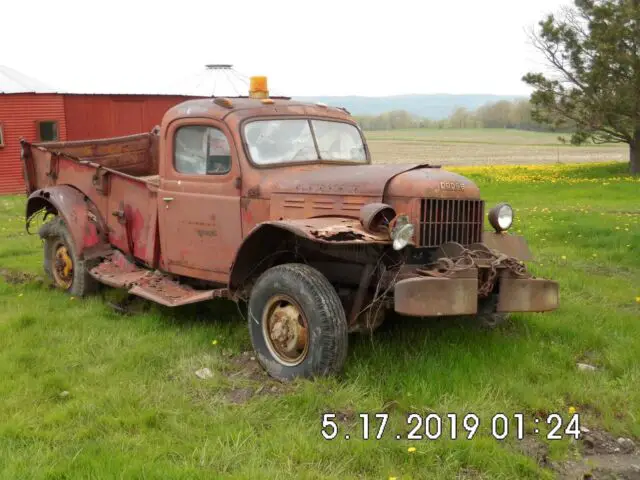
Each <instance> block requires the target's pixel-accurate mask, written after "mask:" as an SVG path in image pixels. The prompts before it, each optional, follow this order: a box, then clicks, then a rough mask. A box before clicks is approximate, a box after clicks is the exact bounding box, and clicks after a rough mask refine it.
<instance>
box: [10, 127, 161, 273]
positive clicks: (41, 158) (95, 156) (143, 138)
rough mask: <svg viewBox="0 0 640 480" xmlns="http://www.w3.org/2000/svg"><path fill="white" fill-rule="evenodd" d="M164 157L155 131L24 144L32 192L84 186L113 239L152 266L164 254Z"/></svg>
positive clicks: (111, 241)
mask: <svg viewBox="0 0 640 480" xmlns="http://www.w3.org/2000/svg"><path fill="white" fill-rule="evenodd" d="M158 160H159V155H158V135H157V134H156V133H155V132H150V133H143V134H138V135H130V136H126V137H115V138H107V139H99V140H87V141H75V142H59V143H53V142H51V143H39V144H31V143H29V142H26V141H23V142H22V162H23V168H24V176H25V184H26V190H27V192H28V194H31V193H33V192H34V191H36V190H39V189H42V188H46V187H55V186H58V185H69V186H71V187H73V188H75V189H77V190H79V191H80V192H82V193H83V194H84V195H86V196H87V197H88V198H89V199H90V200H91V201H92V202H93V203H94V204H95V205H96V207H97V209H98V211H99V212H100V214H101V216H102V218H103V220H104V221H105V223H106V224H107V226H108V231H109V243H110V244H111V245H112V246H114V247H116V248H117V249H119V250H121V251H122V252H125V253H128V254H132V255H133V256H134V257H135V258H137V259H138V261H140V262H141V263H144V264H146V265H147V266H149V267H155V266H156V265H157V262H158V255H159V245H158V240H157V238H158V237H157V228H158V225H157V223H158V205H157V194H156V192H157V189H158V186H159V176H158V167H159V161H158ZM118 215H120V217H118Z"/></svg>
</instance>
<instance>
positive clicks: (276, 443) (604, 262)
mask: <svg viewBox="0 0 640 480" xmlns="http://www.w3.org/2000/svg"><path fill="white" fill-rule="evenodd" d="M541 168H543V169H546V172H547V174H548V175H549V178H550V179H555V180H556V181H555V183H551V182H550V181H549V182H547V181H545V180H544V177H541V175H542V174H541V173H540V172H541V171H544V170H541V171H536V170H534V171H531V170H527V169H523V168H518V167H516V168H512V167H500V168H496V169H484V170H481V169H475V170H474V169H468V170H466V171H467V172H469V173H468V174H469V176H470V177H472V178H474V179H475V180H476V181H477V182H478V184H479V185H480V187H481V189H482V192H483V196H484V198H485V199H486V200H487V202H488V203H489V204H492V203H495V202H498V201H502V200H508V201H510V202H511V203H512V205H513V206H514V208H515V210H516V215H517V217H516V222H515V225H514V230H515V231H517V232H520V233H521V234H523V235H525V236H526V238H527V239H528V241H529V244H530V246H531V248H532V250H533V252H534V254H535V255H536V261H535V262H533V263H532V264H531V265H530V268H531V269H532V270H533V272H534V273H535V274H536V275H539V276H544V277H548V278H553V279H556V280H558V281H559V282H560V285H561V308H560V309H559V310H558V311H556V312H553V313H548V314H519V315H513V317H512V320H511V321H510V322H508V323H507V324H505V325H504V326H502V327H501V328H499V329H497V330H495V331H485V330H481V329H479V328H475V327H474V326H473V325H471V324H469V322H465V321H461V320H455V321H454V320H450V319H441V320H438V321H420V320H401V321H398V320H396V321H394V322H392V323H391V324H389V325H386V326H385V327H384V328H383V329H382V330H381V331H379V332H377V333H376V334H375V335H374V336H373V337H369V336H361V337H355V338H353V341H352V343H351V346H350V353H349V357H348V360H347V365H346V368H345V371H344V373H343V374H342V375H341V376H340V377H338V378H329V379H323V380H318V381H313V382H312V381H306V380H305V381H296V382H294V383H293V384H291V385H281V384H279V383H276V382H274V381H271V380H268V379H266V378H264V377H263V376H262V375H261V373H260V370H258V369H256V368H255V364H254V363H253V362H251V361H250V360H248V359H247V358H248V357H243V356H242V355H241V352H243V351H247V350H250V348H251V347H250V342H249V336H248V332H247V329H246V326H245V322H244V321H243V319H242V318H241V317H240V315H239V314H238V313H237V311H236V308H235V306H234V305H233V304H228V303H225V302H217V303H215V304H213V305H207V306H202V305H193V306H189V307H184V308H179V309H175V310H171V309H165V308H161V307H156V306H154V305H150V304H147V303H144V302H140V304H139V305H138V307H139V308H140V313H138V314H135V315H129V316H123V315H120V314H118V313H115V312H114V311H113V310H112V309H111V308H110V307H109V306H108V305H107V301H108V300H109V299H111V297H114V296H115V295H114V292H108V293H107V294H106V295H105V298H102V297H101V296H95V297H91V298H88V299H71V298H69V297H68V296H66V295H64V294H62V293H60V292H58V291H55V290H51V289H49V288H48V287H47V284H46V282H44V281H43V280H42V279H40V278H38V277H37V276H40V275H42V273H41V244H40V241H39V239H38V238H37V237H36V236H26V235H24V223H23V218H22V215H23V211H24V199H23V198H20V197H8V198H6V197H5V198H0V266H1V267H0V268H2V269H4V275H3V277H4V280H2V279H0V378H1V379H2V381H1V382H0V474H1V475H0V477H1V478H7V479H17V478H20V479H30V478H48V479H49V478H51V479H53V478H56V479H58V478H185V479H187V478H188V479H191V478H219V477H231V478H248V479H249V478H250V479H254V478H367V479H368V478H382V479H386V478H389V477H391V476H394V477H397V478H403V479H405V478H442V479H445V478H455V477H456V476H457V478H492V479H493V478H505V479H507V478H509V479H511V478H541V477H542V478H545V477H546V478H552V477H553V472H552V471H551V470H549V469H546V468H544V467H542V466H540V465H538V463H537V462H536V459H535V458H533V457H532V456H530V455H526V454H525V453H523V450H522V448H521V446H522V445H523V444H530V442H518V441H516V440H514V439H513V435H510V436H509V439H508V440H507V441H504V442H500V441H497V440H493V439H492V438H491V437H490V436H489V435H488V432H489V429H490V425H489V420H490V419H491V416H492V415H494V414H495V413H497V412H504V413H508V414H512V413H514V412H522V413H524V414H525V415H526V418H527V433H526V437H527V438H528V439H529V440H532V439H535V440H536V441H540V442H541V443H543V444H545V445H547V447H548V448H549V452H550V455H551V458H553V459H555V460H559V461H560V460H562V459H564V458H566V457H567V456H570V455H573V454H574V453H575V451H576V449H577V446H576V444H575V443H572V442H570V441H568V440H562V441H555V442H548V441H545V440H544V438H539V437H543V435H535V434H533V432H532V429H533V425H532V423H531V420H532V418H533V417H534V416H535V415H536V414H537V415H544V414H546V413H549V412H560V413H561V414H563V415H564V416H568V413H567V412H568V409H569V407H571V406H573V407H575V408H576V409H577V410H578V412H579V413H580V414H581V416H582V417H581V420H582V423H583V424H585V425H587V426H588V427H589V428H598V429H602V430H606V431H608V432H610V433H612V434H613V435H616V436H629V437H633V438H638V437H640V423H639V422H638V419H639V418H640V389H638V388H637V386H638V383H639V382H640V362H638V358H639V355H640V322H638V319H639V316H640V304H639V303H637V300H636V297H638V296H640V206H639V205H638V189H639V187H640V183H638V182H637V181H632V180H631V179H629V178H628V177H627V176H626V174H625V171H626V165H624V164H610V165H589V166H582V165H576V166H571V167H566V166H562V167H561V166H557V167H555V166H547V167H541ZM459 170H461V171H463V172H464V171H465V170H464V169H459ZM25 274H27V275H25ZM25 279H26V280H27V281H26V282H23V280H25ZM213 340H217V343H216V344H215V345H213V343H212V341H213ZM243 358H244V360H239V359H243ZM576 362H586V363H590V364H592V365H595V366H597V367H598V370H597V371H596V372H581V371H578V370H577V369H576V366H575V364H576ZM205 366H206V367H208V368H210V369H211V371H212V372H213V375H214V376H213V378H211V379H208V380H200V379H198V378H197V377H196V376H195V375H194V372H195V371H196V370H197V369H199V368H201V367H205ZM63 392H68V394H66V393H63ZM243 395H244V396H245V397H246V396H250V398H249V399H248V400H247V401H244V402H234V399H238V398H240V397H242V396H243ZM382 411H387V412H389V414H390V422H389V426H388V427H387V431H386V433H385V435H384V437H383V439H382V440H373V439H372V440H368V441H364V440H358V437H360V436H361V433H360V432H361V429H360V427H359V423H358V413H360V412H370V413H375V412H382ZM431 411H435V412H438V413H441V414H443V415H444V414H446V413H449V412H456V413H458V414H460V415H463V414H464V413H466V412H474V413H476V414H477V415H478V416H479V417H480V420H481V426H480V430H479V432H478V434H477V436H476V437H475V438H474V439H473V440H463V439H458V440H456V441H447V440H443V439H441V440H438V441H428V440H423V441H406V440H401V441H399V440H396V439H395V438H394V436H395V433H406V432H407V431H408V426H407V425H406V416H407V414H408V413H409V412H417V413H420V414H423V415H425V414H427V413H429V412H431ZM323 412H340V413H341V415H342V417H343V418H345V419H344V420H340V421H339V422H338V423H339V426H340V428H341V430H340V435H339V437H338V438H336V439H335V440H332V441H326V440H324V439H323V438H322V436H321V435H320V429H321V426H320V422H321V415H322V413H323ZM541 428H542V430H543V433H546V431H547V427H546V426H542V427H541ZM345 433H350V435H351V439H350V440H345V439H344V434H345ZM447 435H448V434H447ZM445 436H446V435H445ZM409 447H415V448H416V451H415V452H413V453H409V452H408V450H407V449H408V448H409Z"/></svg>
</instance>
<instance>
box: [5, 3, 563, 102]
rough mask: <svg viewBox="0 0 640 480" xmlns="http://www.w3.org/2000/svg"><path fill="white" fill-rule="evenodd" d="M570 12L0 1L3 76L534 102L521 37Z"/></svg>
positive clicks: (89, 83)
mask: <svg viewBox="0 0 640 480" xmlns="http://www.w3.org/2000/svg"><path fill="white" fill-rule="evenodd" d="M566 3H567V2H566V1H562V0H535V1H534V0H484V1H478V0H457V1H455V0H449V1H446V0H440V1H432V0H422V1H420V0H418V1H407V0H393V1H391V2H389V1H382V0H370V1H366V2H365V1H359V0H339V1H336V0H322V1H316V2H309V1H304V0H299V1H297V2H296V1H285V0H272V1H264V0H263V1H256V0H242V1H238V0H235V1H234V0H228V1H219V0H209V1H206V0H201V1H197V0H180V1H175V0H173V1H171V2H167V1H164V0H158V1H155V2H146V1H139V0H129V1H122V0H110V1H108V2H99V3H98V2H91V1H83V2H75V1H70V0H57V1H55V2H52V1H39V0H20V1H11V0H5V1H4V2H3V6H2V10H1V13H0V15H1V16H0V46H1V48H0V65H6V66H9V67H11V68H14V69H16V70H18V71H20V72H22V73H24V74H27V75H30V76H32V77H35V78H37V79H39V80H41V81H43V82H45V83H48V84H50V85H52V86H54V87H57V88H59V89H61V90H66V91H73V92H76V93H94V92H95V93H165V92H166V93H168V91H171V92H173V91H175V90H176V89H178V90H182V92H181V93H185V94H193V93H192V92H189V91H185V90H194V89H198V90H202V89H203V88H204V89H205V90H215V91H212V92H211V93H215V94H216V95H232V94H237V93H234V90H235V89H239V90H242V89H243V88H245V89H246V86H245V85H244V84H243V83H239V82H238V81H236V77H232V78H233V79H234V81H233V82H227V81H226V80H228V78H229V77H227V76H226V74H225V73H224V72H222V73H221V74H217V75H212V74H211V72H209V74H204V73H203V72H204V65H205V64H212V63H213V64H215V63H229V64H233V66H234V70H235V71H237V72H239V73H240V74H243V75H245V76H251V75H265V76H267V77H268V80H269V88H270V91H271V92H272V94H280V95H290V96H302V95H364V96H383V95H398V94H412V93H453V94H462V93H482V94H504V95H528V94H529V93H530V91H531V90H530V89H529V87H527V86H526V85H525V84H524V83H523V82H522V80H521V78H522V76H523V75H524V74H525V73H527V72H529V71H540V70H543V69H544V64H543V62H542V59H541V57H540V55H539V54H538V53H537V52H536V51H535V50H534V49H533V47H532V46H531V45H530V42H529V39H528V37H527V29H528V28H532V27H535V26H536V25H537V22H538V21H539V20H541V19H542V18H543V17H545V16H546V15H547V14H548V13H554V12H556V13H557V12H558V10H559V8H560V7H561V6H562V5H565V4H566ZM98 5H99V6H98ZM216 78H217V79H218V80H216ZM214 86H215V88H214ZM195 93H198V92H195ZM239 93H242V94H245V93H246V92H243V91H241V92H239Z"/></svg>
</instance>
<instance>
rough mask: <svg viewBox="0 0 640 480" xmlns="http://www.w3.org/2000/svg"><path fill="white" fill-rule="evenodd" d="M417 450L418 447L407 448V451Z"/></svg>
mask: <svg viewBox="0 0 640 480" xmlns="http://www.w3.org/2000/svg"><path fill="white" fill-rule="evenodd" d="M415 451H416V447H409V448H407V452H409V453H414V452H415Z"/></svg>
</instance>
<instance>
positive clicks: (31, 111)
mask: <svg viewBox="0 0 640 480" xmlns="http://www.w3.org/2000/svg"><path fill="white" fill-rule="evenodd" d="M37 120H55V121H57V122H58V136H59V138H60V140H66V138H67V127H66V121H65V114H64V103H63V100H62V96H61V95H56V94H34V93H26V94H12V95H0V122H2V124H3V131H4V147H0V195H2V194H10V193H24V192H25V190H26V188H25V183H24V180H23V173H22V163H21V161H20V138H21V137H24V138H26V139H27V140H29V141H35V140H37V133H36V121H37Z"/></svg>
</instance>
